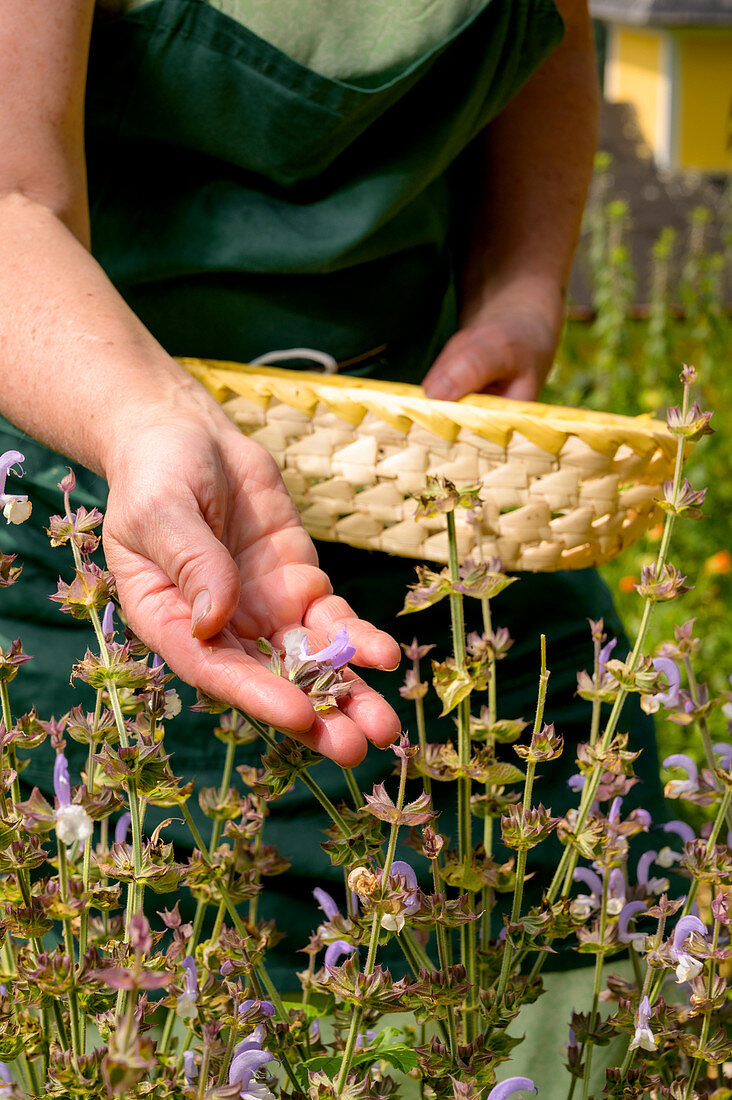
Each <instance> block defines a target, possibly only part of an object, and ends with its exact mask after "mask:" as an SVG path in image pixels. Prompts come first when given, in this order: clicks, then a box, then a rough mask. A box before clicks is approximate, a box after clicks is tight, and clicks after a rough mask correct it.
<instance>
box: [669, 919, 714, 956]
mask: <svg viewBox="0 0 732 1100" xmlns="http://www.w3.org/2000/svg"><path fill="white" fill-rule="evenodd" d="M692 932H698V933H699V935H700V936H706V934H707V929H706V925H705V924H702V922H701V921H700V920H699V918H698V917H682V918H681V920H680V921H679V922H678V924H677V925H676V927H675V928H674V938H673V949H674V951H680V950H681V948H682V947H683V946H684V943H685V942H686V937H687V936H689V935H691V933H692Z"/></svg>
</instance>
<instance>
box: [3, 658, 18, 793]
mask: <svg viewBox="0 0 732 1100" xmlns="http://www.w3.org/2000/svg"><path fill="white" fill-rule="evenodd" d="M0 699H2V709H3V723H4V724H5V729H6V730H7V732H8V733H10V731H11V729H12V728H13V715H12V712H11V710H10V695H9V694H8V685H7V683H6V682H5V680H2V681H0ZM8 765H9V767H11V768H12V769H13V771H14V772H15V779H14V780H13V788H12V793H13V802H20V780H19V779H18V770H17V767H16V763H15V748H14V746H13V745H12V744H11V745H10V746H9V747H8ZM3 797H4V793H3Z"/></svg>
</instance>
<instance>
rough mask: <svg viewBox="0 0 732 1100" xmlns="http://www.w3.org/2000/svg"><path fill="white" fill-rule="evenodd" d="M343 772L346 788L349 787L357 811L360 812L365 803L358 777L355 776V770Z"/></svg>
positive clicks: (345, 769) (344, 770) (346, 769)
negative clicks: (357, 780) (359, 787)
mask: <svg viewBox="0 0 732 1100" xmlns="http://www.w3.org/2000/svg"><path fill="white" fill-rule="evenodd" d="M341 771H342V772H343V775H344V777H345V780H346V786H347V787H348V790H349V792H350V795H351V798H352V799H353V804H354V806H355V807H356V809H357V810H360V809H361V807H362V806H363V804H364V801H363V796H362V794H361V792H360V790H359V789H358V783H357V782H356V777H355V776H354V774H353V769H352V768H342V769H341Z"/></svg>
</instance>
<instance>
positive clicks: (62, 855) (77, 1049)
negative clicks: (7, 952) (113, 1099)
mask: <svg viewBox="0 0 732 1100" xmlns="http://www.w3.org/2000/svg"><path fill="white" fill-rule="evenodd" d="M88 843H89V842H88V841H87V847H88ZM58 877H59V884H60V887H61V901H62V902H63V904H64V905H65V906H68V904H69V901H70V898H69V874H68V865H67V863H66V848H65V846H64V844H63V842H62V841H61V840H59V841H58ZM62 923H63V929H64V947H65V949H66V954H67V955H68V956H69V958H70V959H71V968H72V971H75V969H76V960H75V955H74V933H73V930H72V927H71V918H70V917H64V919H63V922H62ZM75 983H76V977H75V975H74V977H73V979H72V985H71V989H70V990H69V1019H70V1021H71V1050H72V1053H73V1055H74V1058H78V1057H79V1055H80V1054H82V1053H83V1052H82V1049H81V1029H80V1027H79V1001H78V998H77V995H76V984H75Z"/></svg>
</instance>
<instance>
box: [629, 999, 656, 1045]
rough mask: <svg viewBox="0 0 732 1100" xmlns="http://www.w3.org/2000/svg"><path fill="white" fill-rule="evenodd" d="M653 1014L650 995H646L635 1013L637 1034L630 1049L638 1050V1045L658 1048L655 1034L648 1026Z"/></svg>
mask: <svg viewBox="0 0 732 1100" xmlns="http://www.w3.org/2000/svg"><path fill="white" fill-rule="evenodd" d="M652 1015H653V1013H652V1010H651V1004H650V1001H649V1000H648V997H644V998H643V999H642V1001H641V1003H640V1004H639V1005H638V1010H637V1012H636V1014H635V1034H634V1035H633V1038H632V1039H631V1042H630V1046H629V1047H628V1050H636V1049H637V1048H638V1047H642V1049H643V1050H655V1049H656V1039H655V1036H654V1034H653V1032H652V1031H651V1029H650V1027H649V1026H648V1025H649V1022H650V1019H651V1016H652Z"/></svg>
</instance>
